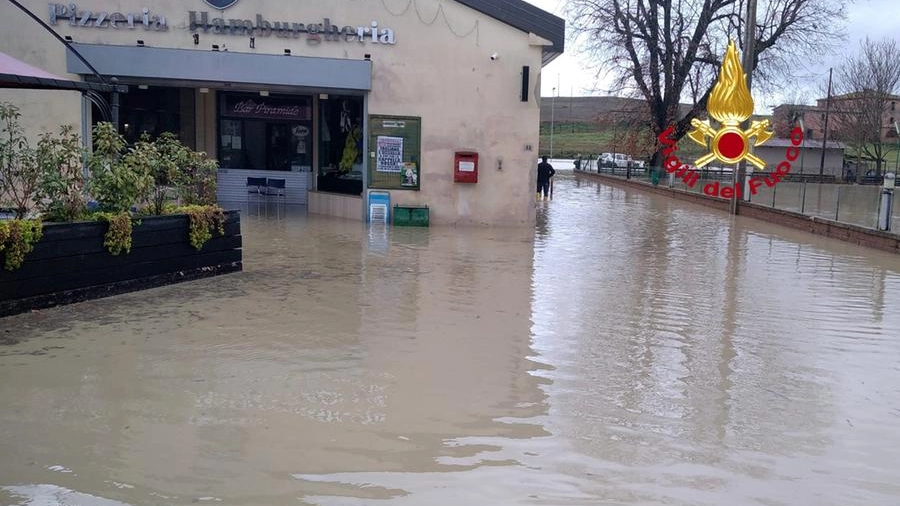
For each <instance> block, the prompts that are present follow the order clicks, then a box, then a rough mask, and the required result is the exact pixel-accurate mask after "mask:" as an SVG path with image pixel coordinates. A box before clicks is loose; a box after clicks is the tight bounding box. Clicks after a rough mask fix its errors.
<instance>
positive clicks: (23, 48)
mask: <svg viewBox="0 0 900 506" xmlns="http://www.w3.org/2000/svg"><path fill="white" fill-rule="evenodd" d="M20 3H21V4H22V5H24V7H25V8H27V9H28V10H30V11H31V13H32V14H33V16H31V17H30V16H28V15H27V14H26V13H25V12H23V11H22V10H20V9H17V8H16V7H15V6H13V5H12V4H11V3H7V2H3V3H0V51H2V52H4V53H7V54H8V55H10V56H12V57H14V58H18V59H20V60H22V61H24V62H26V63H28V64H30V65H32V66H35V67H38V68H40V69H43V70H44V71H46V72H49V73H51V74H54V75H57V76H62V77H65V78H68V79H73V80H84V81H100V80H102V81H105V82H108V81H112V82H116V83H118V84H120V85H126V86H127V87H128V92H127V93H123V94H117V95H116V96H115V97H113V96H106V97H104V98H105V99H106V101H107V102H108V103H117V105H118V107H117V108H116V107H114V108H113V109H114V111H116V114H114V115H113V118H114V119H115V120H116V121H117V122H118V125H119V128H120V131H121V132H123V134H124V135H125V137H126V139H127V140H129V141H135V140H137V139H138V138H139V137H140V136H141V135H142V134H143V133H145V132H146V133H149V134H150V135H159V134H161V133H162V132H167V131H168V132H174V133H176V134H177V135H178V136H179V138H180V139H181V140H182V141H183V142H184V143H185V144H187V145H188V146H191V147H192V148H194V149H197V150H200V151H205V152H207V153H208V154H209V155H210V156H212V157H214V158H216V159H217V160H218V161H219V165H220V169H219V173H218V199H219V201H220V203H221V204H222V205H224V206H230V207H233V206H235V205H240V204H242V203H243V202H245V201H246V199H247V181H248V178H250V177H257V178H258V177H268V178H280V179H284V180H285V181H286V185H285V186H286V188H285V194H286V197H285V198H286V201H287V204H289V205H295V206H305V207H306V208H307V210H308V211H309V212H310V213H320V214H329V215H334V216H341V217H344V218H348V219H357V220H365V219H367V217H368V216H369V215H368V213H369V206H368V202H369V201H370V195H371V193H372V192H377V193H378V194H379V195H381V196H385V195H387V196H388V198H389V199H390V203H391V204H400V205H404V206H428V208H429V211H430V221H431V223H434V224H490V225H523V224H529V223H532V222H533V221H534V204H533V201H534V181H535V179H536V174H535V171H536V161H537V158H538V156H539V153H538V152H537V148H538V127H539V114H540V76H541V68H542V66H544V65H546V64H547V63H549V62H550V61H552V60H553V59H554V58H555V57H556V56H558V55H559V54H561V53H562V51H563V45H564V35H565V34H564V31H565V26H564V22H563V20H562V19H560V18H558V17H556V16H553V15H551V14H549V13H547V12H544V11H542V10H540V9H538V8H537V7H534V6H532V5H530V4H528V3H526V2H524V1H522V0H369V1H361V0H334V1H332V2H301V3H296V2H266V1H263V0H186V1H175V0H143V1H138V0H134V1H133V0H118V1H112V0H79V1H78V3H54V2H51V3H49V4H48V3H47V2H46V1H43V0H20ZM38 20H40V21H38ZM42 25H45V26H42ZM46 28H50V29H51V30H52V31H53V32H55V33H56V34H57V35H58V36H59V38H60V39H62V40H65V41H66V42H67V44H66V43H62V42H60V40H58V39H57V38H56V37H54V35H53V34H52V33H50V31H48V30H47V29H46ZM113 78H115V79H114V80H113ZM0 101H9V102H12V103H14V104H16V105H18V106H19V107H20V109H21V110H22V113H23V120H24V123H25V125H26V127H27V128H28V129H29V131H30V132H32V133H35V134H36V133H38V132H40V131H43V130H55V129H56V128H57V127H58V126H59V125H60V124H66V123H68V124H72V125H75V126H77V127H78V128H80V129H81V131H82V132H83V133H84V135H85V138H89V133H90V126H91V124H92V123H95V122H97V121H100V120H102V119H103V118H102V114H101V112H102V111H100V110H99V109H98V106H97V104H96V100H94V101H92V100H89V97H85V96H82V95H80V94H78V93H76V92H67V91H54V92H46V91H40V92H37V91H26V90H0Z"/></svg>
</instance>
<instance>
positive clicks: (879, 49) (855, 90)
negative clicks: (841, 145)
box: [832, 38, 900, 176]
mask: <svg viewBox="0 0 900 506" xmlns="http://www.w3.org/2000/svg"><path fill="white" fill-rule="evenodd" d="M833 89H834V91H835V96H834V97H833V98H832V107H833V109H834V111H833V112H832V114H833V118H834V125H835V129H834V135H835V137H836V138H838V139H841V140H843V141H845V142H847V143H848V144H850V145H851V146H853V147H854V148H855V149H856V151H857V153H860V154H862V155H864V156H865V157H866V158H868V159H871V160H873V161H874V162H875V174H876V175H878V176H880V175H881V170H882V165H883V164H884V155H885V148H886V147H887V146H885V143H884V140H885V137H886V136H887V135H888V134H889V132H892V131H893V129H894V125H893V124H892V123H891V121H890V118H891V117H894V118H897V117H900V111H892V105H891V104H894V105H893V108H896V103H897V102H900V99H898V97H897V96H896V94H897V92H898V89H900V47H898V46H897V41H895V40H893V39H888V38H886V39H882V40H880V41H873V40H869V39H868V38H867V39H866V40H865V41H863V42H860V48H859V53H858V54H857V55H856V56H853V57H851V58H849V59H848V60H847V61H846V62H845V63H844V64H843V65H841V66H840V67H838V69H837V75H836V76H835V80H834V85H833ZM858 176H861V174H858Z"/></svg>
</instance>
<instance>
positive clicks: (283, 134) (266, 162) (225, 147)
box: [218, 93, 312, 172]
mask: <svg viewBox="0 0 900 506" xmlns="http://www.w3.org/2000/svg"><path fill="white" fill-rule="evenodd" d="M219 104H220V105H219V107H220V108H219V113H220V114H219V139H218V141H219V164H220V165H221V166H222V167H223V168H229V169H253V170H284V171H295V172H296V171H308V170H310V168H311V166H312V99H311V98H310V97H308V96H289V95H284V96H269V97H261V96H259V95H250V94H238V93H228V94H223V95H222V96H221V98H220V100H219Z"/></svg>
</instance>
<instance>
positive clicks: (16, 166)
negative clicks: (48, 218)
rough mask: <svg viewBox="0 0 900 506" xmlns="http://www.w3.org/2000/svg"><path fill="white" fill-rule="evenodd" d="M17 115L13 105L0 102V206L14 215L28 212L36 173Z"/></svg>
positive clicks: (29, 147)
mask: <svg viewBox="0 0 900 506" xmlns="http://www.w3.org/2000/svg"><path fill="white" fill-rule="evenodd" d="M20 117H21V114H19V109H18V108H17V107H16V106H14V105H12V104H8V103H0V206H2V207H10V208H12V209H13V210H14V211H15V215H16V218H17V219H23V218H25V217H26V216H28V212H29V211H30V210H31V207H32V202H33V197H34V192H35V188H36V186H37V182H38V176H39V174H40V173H39V170H38V166H37V163H36V162H35V152H34V149H32V148H31V146H30V145H29V144H28V139H26V138H25V133H24V130H23V129H22V126H21V125H20V124H19V118H20Z"/></svg>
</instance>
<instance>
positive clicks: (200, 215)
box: [176, 205, 225, 250]
mask: <svg viewBox="0 0 900 506" xmlns="http://www.w3.org/2000/svg"><path fill="white" fill-rule="evenodd" d="M176 212H178V213H184V214H186V215H188V217H189V218H190V232H189V236H190V237H189V239H190V241H191V246H193V247H195V248H197V249H198V250H199V249H201V248H202V247H203V245H204V244H206V241H208V240H210V239H211V238H212V234H213V232H214V231H215V232H218V234H219V235H220V236H221V235H224V234H225V211H224V210H222V208H221V207H219V206H198V205H191V206H182V207H179V208H177V209H176Z"/></svg>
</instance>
